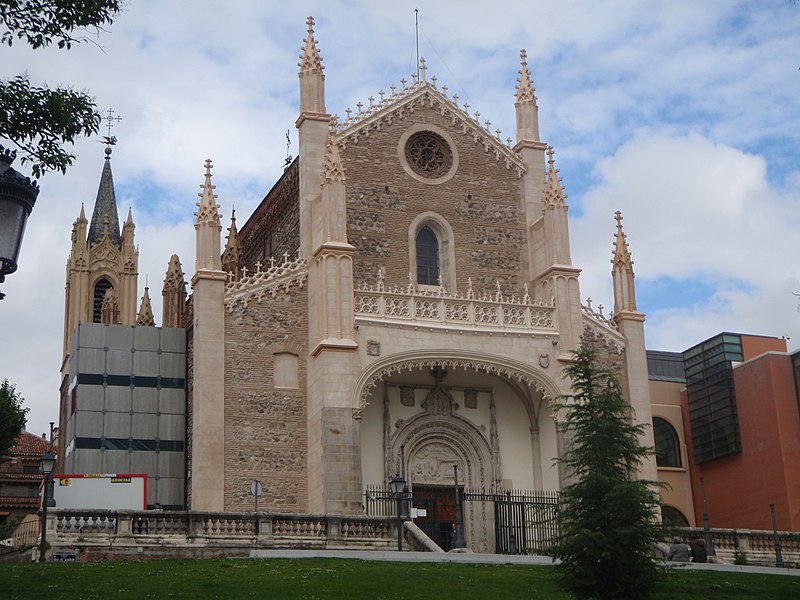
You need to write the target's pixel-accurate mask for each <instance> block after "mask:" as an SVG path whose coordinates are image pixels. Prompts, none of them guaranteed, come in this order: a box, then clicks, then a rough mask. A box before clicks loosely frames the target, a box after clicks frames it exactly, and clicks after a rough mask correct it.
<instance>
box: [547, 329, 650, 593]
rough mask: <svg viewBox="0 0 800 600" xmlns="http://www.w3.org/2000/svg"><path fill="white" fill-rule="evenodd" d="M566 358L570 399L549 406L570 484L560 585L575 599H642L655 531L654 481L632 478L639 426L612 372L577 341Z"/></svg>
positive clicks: (641, 453)
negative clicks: (553, 408)
mask: <svg viewBox="0 0 800 600" xmlns="http://www.w3.org/2000/svg"><path fill="white" fill-rule="evenodd" d="M573 356H574V362H573V363H572V364H570V365H569V366H568V367H567V368H566V372H567V374H568V375H569V377H570V378H571V379H572V391H573V394H572V395H570V396H567V397H566V400H567V401H565V402H563V403H561V404H559V405H558V406H557V409H558V410H559V411H562V412H563V414H564V415H565V417H564V424H565V426H566V430H567V432H568V433H570V434H571V436H572V437H571V446H570V448H569V449H568V451H567V452H566V454H565V456H564V458H562V459H561V462H562V464H563V465H564V466H565V467H566V472H567V475H568V476H569V477H571V478H572V480H573V481H574V483H572V484H571V485H568V486H567V487H566V488H565V489H564V490H563V492H562V494H561V500H562V504H563V508H562V510H561V512H560V514H559V521H560V527H561V536H560V539H559V543H558V545H557V547H556V551H555V556H556V557H557V558H560V559H561V565H560V566H559V567H558V571H559V573H560V576H561V581H562V585H563V586H564V587H565V588H566V589H568V590H570V591H572V592H573V593H575V594H576V595H577V597H578V598H595V599H597V600H605V599H610V598H625V599H627V598H636V599H641V598H646V597H648V596H649V595H650V592H651V589H652V587H653V584H654V583H655V581H656V579H657V577H658V576H659V573H660V570H659V567H658V565H657V564H656V563H655V562H654V559H653V554H652V549H653V545H654V544H655V543H656V542H657V541H659V540H661V539H662V536H663V531H662V529H661V527H660V525H659V524H658V522H657V520H656V515H657V510H658V508H659V505H660V498H659V495H658V493H657V492H656V491H655V490H654V486H655V485H657V484H655V483H654V482H651V481H644V480H637V479H635V474H636V469H637V466H638V465H639V464H640V463H641V462H642V459H643V458H644V457H646V456H647V455H649V454H650V453H651V451H652V449H650V448H647V447H645V446H643V445H642V444H641V441H640V436H641V435H642V434H643V433H644V430H645V426H644V425H636V424H633V423H632V422H631V419H630V412H631V407H630V405H629V404H628V403H627V402H626V401H625V398H624V397H623V395H622V389H621V387H620V384H619V381H618V380H617V378H616V376H615V375H614V373H613V372H612V371H610V370H608V369H602V368H600V367H599V366H598V361H597V356H596V352H595V351H594V350H593V349H592V348H589V347H587V345H586V344H585V343H584V344H583V345H582V346H581V348H580V349H578V350H577V351H576V352H574V353H573Z"/></svg>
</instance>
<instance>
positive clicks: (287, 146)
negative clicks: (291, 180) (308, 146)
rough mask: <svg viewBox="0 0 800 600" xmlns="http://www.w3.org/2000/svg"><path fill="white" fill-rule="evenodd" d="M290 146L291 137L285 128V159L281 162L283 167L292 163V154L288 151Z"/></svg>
mask: <svg viewBox="0 0 800 600" xmlns="http://www.w3.org/2000/svg"><path fill="white" fill-rule="evenodd" d="M291 148H292V139H291V138H290V137H289V130H288V129H287V130H286V161H284V163H283V167H284V168H287V167H288V166H289V165H291V164H292V155H291V153H290V152H289V151H290V150H291Z"/></svg>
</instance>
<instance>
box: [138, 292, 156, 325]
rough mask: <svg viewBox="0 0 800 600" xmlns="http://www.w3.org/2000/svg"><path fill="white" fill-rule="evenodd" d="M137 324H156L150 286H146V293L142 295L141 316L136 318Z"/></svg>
mask: <svg viewBox="0 0 800 600" xmlns="http://www.w3.org/2000/svg"><path fill="white" fill-rule="evenodd" d="M136 324H137V325H139V326H140V327H153V326H155V324H156V320H155V317H154V316H153V306H152V305H151V304H150V288H148V287H147V286H145V288H144V295H143V296H142V303H141V305H140V306H139V316H138V317H137V318H136Z"/></svg>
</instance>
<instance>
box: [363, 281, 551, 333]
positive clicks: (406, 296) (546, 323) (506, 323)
mask: <svg viewBox="0 0 800 600" xmlns="http://www.w3.org/2000/svg"><path fill="white" fill-rule="evenodd" d="M470 292H471V290H469V291H468V293H467V294H464V295H458V294H449V293H447V292H444V291H441V290H439V291H429V290H419V289H416V288H414V287H412V286H408V289H406V288H393V289H388V288H387V289H383V286H362V287H361V288H360V289H358V290H356V292H355V315H356V318H357V319H359V320H363V321H375V322H383V323H396V324H400V325H404V324H405V325H424V326H425V327H441V328H446V329H461V330H472V331H487V332H488V331H499V332H508V333H536V332H546V333H553V332H554V331H555V308H554V307H553V305H552V303H545V302H535V301H531V298H530V297H529V296H528V294H527V290H526V293H525V295H524V296H523V297H522V298H516V297H513V296H511V297H504V296H503V295H502V294H500V293H499V292H498V293H497V294H494V295H491V296H490V295H484V296H482V297H476V296H474V295H473V294H472V293H470Z"/></svg>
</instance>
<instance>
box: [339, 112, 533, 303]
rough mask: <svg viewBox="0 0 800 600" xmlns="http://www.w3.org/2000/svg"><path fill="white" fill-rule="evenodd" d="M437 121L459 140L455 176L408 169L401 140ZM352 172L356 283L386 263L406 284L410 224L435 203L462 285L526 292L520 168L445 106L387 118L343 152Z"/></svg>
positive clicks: (391, 281)
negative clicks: (420, 174) (434, 179)
mask: <svg viewBox="0 0 800 600" xmlns="http://www.w3.org/2000/svg"><path fill="white" fill-rule="evenodd" d="M419 123H432V124H434V125H436V126H437V127H439V128H441V129H443V130H444V131H447V132H448V133H449V134H450V136H451V137H452V138H453V140H454V142H455V146H456V149H457V151H458V155H459V166H458V170H457V172H456V174H455V176H454V177H453V178H452V179H450V180H449V181H447V182H445V183H443V184H440V185H430V184H427V183H422V182H420V181H417V180H416V179H414V178H413V177H411V176H409V175H408V174H407V173H406V172H405V171H404V170H403V167H402V165H401V162H400V160H401V159H400V156H399V154H398V141H399V139H400V137H401V136H402V134H403V133H404V132H405V131H406V130H407V129H408V128H409V127H411V126H413V125H415V124H419ZM342 158H343V161H344V164H345V168H346V176H347V210H348V214H347V218H348V240H349V241H350V243H351V244H353V245H354V246H355V247H356V249H357V252H356V259H355V265H354V278H355V283H356V286H358V285H360V284H362V283H364V282H366V283H370V284H373V283H375V281H376V280H377V273H378V269H379V268H380V267H381V266H383V267H384V268H385V269H386V283H387V284H388V285H395V284H397V285H406V284H407V282H408V273H409V248H408V235H409V227H410V226H411V223H412V221H413V220H414V218H415V217H417V215H419V214H420V213H423V212H427V211H433V212H436V213H438V214H439V215H441V216H442V217H444V218H445V219H446V220H447V222H448V223H449V225H450V226H451V227H452V229H453V235H454V240H453V242H454V244H455V255H456V256H455V261H456V265H455V267H456V276H457V287H458V291H460V292H463V291H464V290H466V287H467V279H468V278H469V277H471V278H472V281H473V287H474V288H475V289H476V291H481V289H486V290H487V291H491V292H494V291H496V281H497V280H500V281H501V285H502V287H503V290H504V291H506V292H509V293H510V292H514V293H517V295H520V289H521V286H522V285H523V284H524V274H526V273H527V251H526V245H527V236H526V235H525V224H524V223H525V217H524V212H523V208H522V183H521V179H520V178H519V177H518V176H517V171H516V169H515V168H511V169H507V168H506V165H505V162H504V161H498V160H497V159H496V157H495V154H494V153H493V152H492V153H487V152H485V151H484V147H483V145H479V144H476V143H475V142H474V141H473V139H472V137H468V136H465V135H464V134H463V133H462V132H461V129H460V128H454V127H452V126H451V125H450V121H449V120H448V119H445V118H443V117H442V116H441V115H440V114H439V112H438V111H436V110H433V109H430V108H425V109H418V110H415V111H414V112H413V113H406V114H405V115H404V116H403V117H402V118H396V119H395V120H393V121H392V123H391V124H387V123H383V124H382V125H381V129H380V130H379V131H374V130H373V131H371V132H370V135H369V137H365V136H361V137H360V138H359V140H358V142H357V143H355V142H353V140H352V139H350V140H348V142H347V145H346V147H345V148H344V150H343V152H342ZM521 274H522V275H521Z"/></svg>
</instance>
